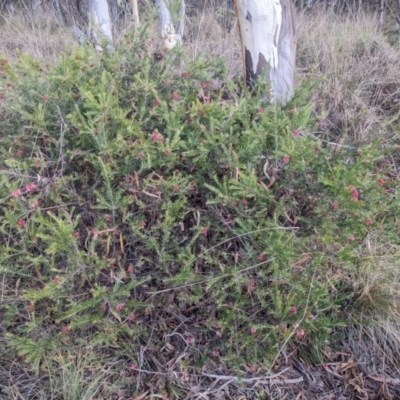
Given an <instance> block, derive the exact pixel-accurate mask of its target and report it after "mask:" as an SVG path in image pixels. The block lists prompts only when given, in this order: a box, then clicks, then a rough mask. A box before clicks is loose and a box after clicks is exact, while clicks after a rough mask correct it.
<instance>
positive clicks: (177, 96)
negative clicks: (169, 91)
mask: <svg viewBox="0 0 400 400" xmlns="http://www.w3.org/2000/svg"><path fill="white" fill-rule="evenodd" d="M172 100H179V94H178V93H176V92H174V93H173V95H172Z"/></svg>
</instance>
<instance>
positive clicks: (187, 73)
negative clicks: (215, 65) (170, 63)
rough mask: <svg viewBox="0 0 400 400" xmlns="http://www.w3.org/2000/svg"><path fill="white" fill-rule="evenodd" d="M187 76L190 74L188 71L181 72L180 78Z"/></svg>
mask: <svg viewBox="0 0 400 400" xmlns="http://www.w3.org/2000/svg"><path fill="white" fill-rule="evenodd" d="M189 76H190V74H189V72H181V77H182V78H189Z"/></svg>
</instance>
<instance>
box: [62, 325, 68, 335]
mask: <svg viewBox="0 0 400 400" xmlns="http://www.w3.org/2000/svg"><path fill="white" fill-rule="evenodd" d="M68 331H69V329H68V326H67V325H64V326H63V327H62V328H61V332H62V333H68Z"/></svg>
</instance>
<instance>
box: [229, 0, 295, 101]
mask: <svg viewBox="0 0 400 400" xmlns="http://www.w3.org/2000/svg"><path fill="white" fill-rule="evenodd" d="M234 1H235V6H236V12H237V16H238V21H239V29H240V37H241V41H242V55H243V69H244V75H245V79H246V83H247V85H248V86H250V87H251V86H252V85H253V83H254V81H255V80H256V79H257V78H259V77H260V76H262V77H264V78H265V79H267V80H268V81H269V82H270V83H271V96H272V99H271V100H272V101H273V102H277V101H281V102H283V103H286V102H287V101H288V100H289V99H290V98H291V97H292V95H293V92H294V73H295V54H296V47H295V32H294V20H293V9H292V7H293V6H292V3H291V0H234Z"/></svg>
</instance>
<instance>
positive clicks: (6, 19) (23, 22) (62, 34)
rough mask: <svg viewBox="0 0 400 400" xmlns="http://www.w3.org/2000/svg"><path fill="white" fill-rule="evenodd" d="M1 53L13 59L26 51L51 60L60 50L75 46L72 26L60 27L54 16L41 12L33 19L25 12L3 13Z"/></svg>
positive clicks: (55, 58) (57, 56)
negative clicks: (68, 27) (67, 27)
mask: <svg viewBox="0 0 400 400" xmlns="http://www.w3.org/2000/svg"><path fill="white" fill-rule="evenodd" d="M0 29H1V36H2V37H1V40H0V53H2V54H4V55H6V56H7V57H8V58H10V59H11V60H12V59H15V58H16V56H17V54H18V53H25V52H27V53H29V54H31V55H32V56H34V57H43V58H44V59H46V60H47V61H48V62H49V63H54V62H55V61H56V60H57V59H58V58H59V55H60V53H61V52H62V51H63V50H64V49H67V48H69V49H70V48H71V47H72V46H75V45H76V41H75V38H74V36H73V33H72V30H71V29H65V28H62V27H60V25H59V24H58V21H57V20H56V19H55V17H54V15H52V14H50V13H48V14H40V15H38V16H37V17H35V19H34V20H33V19H32V18H31V17H28V16H27V15H25V14H24V13H18V14H14V15H2V16H1V19H0Z"/></svg>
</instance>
